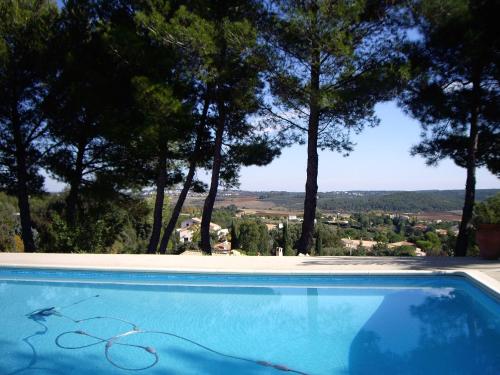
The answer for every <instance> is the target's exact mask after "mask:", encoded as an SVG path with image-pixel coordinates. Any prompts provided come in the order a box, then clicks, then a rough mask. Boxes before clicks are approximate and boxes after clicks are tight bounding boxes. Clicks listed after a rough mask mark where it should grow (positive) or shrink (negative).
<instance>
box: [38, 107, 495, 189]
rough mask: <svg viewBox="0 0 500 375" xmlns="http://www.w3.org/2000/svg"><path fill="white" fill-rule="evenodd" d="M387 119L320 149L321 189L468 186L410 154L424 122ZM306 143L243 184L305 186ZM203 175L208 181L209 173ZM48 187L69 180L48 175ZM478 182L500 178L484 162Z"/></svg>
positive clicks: (249, 173) (482, 185) (387, 114)
mask: <svg viewBox="0 0 500 375" xmlns="http://www.w3.org/2000/svg"><path fill="white" fill-rule="evenodd" d="M376 109H377V115H378V116H379V118H380V119H381V123H380V125H379V126H378V127H376V128H368V129H365V130H364V131H363V133H361V134H360V135H357V136H354V137H353V140H354V141H355V142H356V144H357V145H356V146H355V149H354V151H353V152H352V153H351V154H350V156H348V157H342V156H341V155H339V154H336V153H333V152H328V151H325V152H320V155H319V176H318V187H319V191H333V190H427V189H441V190H442V189H463V188H464V186H465V169H463V168H459V167H457V166H456V165H455V164H454V163H453V162H451V161H450V160H444V161H442V162H441V163H440V164H439V165H438V166H437V167H428V166H427V165H426V164H425V161H424V159H422V158H421V157H418V156H417V157H412V156H410V153H409V151H410V148H411V146H412V145H414V144H415V143H417V142H418V140H419V138H420V126H419V124H418V122H416V121H415V120H413V119H411V118H409V117H408V116H406V115H405V114H404V113H403V112H402V111H401V110H400V109H399V108H398V107H397V106H396V105H395V104H394V103H392V102H390V103H382V104H379V105H377V107H376ZM306 158H307V152H306V147H305V146H299V145H296V146H293V147H290V148H287V149H285V150H283V153H282V154H281V156H280V157H279V158H278V159H276V160H275V161H273V162H272V163H271V164H269V165H267V166H265V167H246V168H243V169H242V170H241V179H240V181H241V187H240V188H241V189H242V190H252V191H265V190H286V191H304V185H305V177H306ZM203 179H204V180H205V181H206V182H208V181H209V179H208V177H207V176H204V177H203ZM45 186H46V189H47V190H48V191H60V190H62V189H63V188H64V185H63V184H61V183H58V182H57V181H54V180H51V179H47V181H46V184H45ZM477 188H478V189H486V188H500V179H498V178H496V177H495V176H494V175H493V174H491V173H490V172H488V171H487V170H486V169H484V168H480V169H478V171H477Z"/></svg>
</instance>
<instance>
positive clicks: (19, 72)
mask: <svg viewBox="0 0 500 375" xmlns="http://www.w3.org/2000/svg"><path fill="white" fill-rule="evenodd" d="M57 17H58V11H57V7H56V5H55V4H54V3H53V2H52V1H49V0H31V1H20V0H10V1H2V2H0V189H1V190H5V191H7V192H11V193H15V194H16V195H17V199H18V205H19V212H20V219H21V231H22V239H23V242H24V249H25V251H27V252H32V251H35V249H36V248H35V241H34V239H33V233H32V220H31V208H30V202H29V195H30V194H32V193H36V192H39V191H41V189H42V187H43V177H42V176H41V175H40V173H39V168H40V166H41V163H42V159H43V156H44V151H45V150H46V146H47V145H46V139H45V137H46V135H47V123H46V121H45V118H44V116H43V111H42V110H41V105H42V103H43V100H44V98H45V97H46V94H47V90H46V83H47V76H48V72H49V64H48V61H49V60H50V59H49V53H50V51H49V46H50V42H51V38H52V35H53V32H54V29H55V27H54V26H55V22H56V20H57Z"/></svg>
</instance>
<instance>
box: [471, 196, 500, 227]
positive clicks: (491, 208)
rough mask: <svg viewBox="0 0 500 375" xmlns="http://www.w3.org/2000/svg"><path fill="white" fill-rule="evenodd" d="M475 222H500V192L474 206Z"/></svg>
mask: <svg viewBox="0 0 500 375" xmlns="http://www.w3.org/2000/svg"><path fill="white" fill-rule="evenodd" d="M474 222H475V224H476V225H477V224H500V193H498V194H497V195H495V196H493V197H491V198H489V199H487V200H485V201H484V202H481V203H478V204H477V205H476V206H475V207H474Z"/></svg>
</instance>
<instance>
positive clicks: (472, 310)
mask: <svg viewBox="0 0 500 375" xmlns="http://www.w3.org/2000/svg"><path fill="white" fill-rule="evenodd" d="M421 297H422V301H421V303H419V304H415V303H414V302H415V301H414V300H413V304H412V303H411V302H409V301H410V300H411V296H410V295H409V293H408V292H397V293H394V294H390V295H388V296H386V297H385V298H384V300H383V302H382V304H381V305H380V307H379V308H378V309H377V311H376V312H375V313H374V314H373V315H372V316H371V318H370V319H369V320H368V321H367V322H366V324H365V325H364V326H363V328H362V329H361V330H360V331H359V332H358V334H357V335H356V337H355V339H354V340H353V342H352V344H351V347H350V353H349V368H350V373H351V374H396V373H397V374H477V373H480V374H483V375H486V374H499V373H500V350H499V343H500V331H499V329H498V324H499V322H498V319H497V318H495V315H494V314H491V313H488V311H487V310H486V309H485V308H484V307H482V306H481V305H480V304H478V303H477V301H474V300H473V299H472V298H471V297H470V296H469V295H467V294H465V293H463V292H458V291H456V290H455V291H451V292H450V293H448V294H443V295H435V296H434V295H427V296H424V295H422V296H421Z"/></svg>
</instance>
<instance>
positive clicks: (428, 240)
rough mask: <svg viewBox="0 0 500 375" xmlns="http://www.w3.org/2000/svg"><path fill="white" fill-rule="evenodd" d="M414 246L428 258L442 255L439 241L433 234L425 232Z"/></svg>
mask: <svg viewBox="0 0 500 375" xmlns="http://www.w3.org/2000/svg"><path fill="white" fill-rule="evenodd" d="M416 245H417V247H419V248H421V249H422V250H423V251H425V253H426V254H427V255H428V256H437V255H441V253H442V245H441V240H440V239H439V236H438V235H437V234H436V233H435V232H427V233H426V234H425V236H424V239H422V240H418V241H416Z"/></svg>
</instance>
